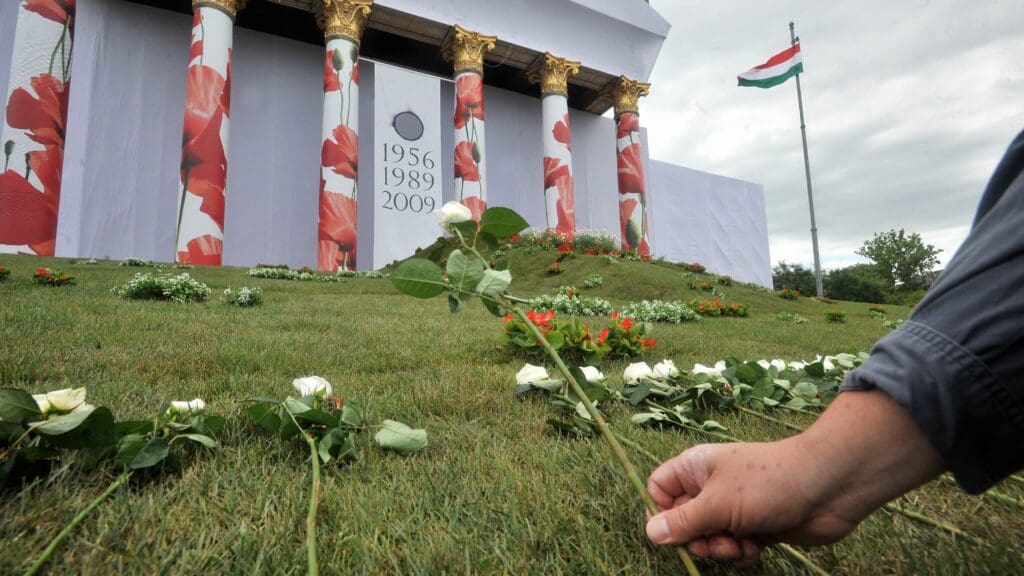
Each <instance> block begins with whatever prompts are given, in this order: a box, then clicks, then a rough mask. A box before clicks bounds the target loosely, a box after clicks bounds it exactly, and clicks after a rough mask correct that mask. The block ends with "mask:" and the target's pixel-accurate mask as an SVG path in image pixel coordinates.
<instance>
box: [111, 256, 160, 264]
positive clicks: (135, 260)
mask: <svg viewBox="0 0 1024 576" xmlns="http://www.w3.org/2000/svg"><path fill="white" fill-rule="evenodd" d="M152 265H153V263H152V262H150V261H149V260H143V259H142V258H131V257H129V258H125V259H124V260H121V263H120V264H118V266H152Z"/></svg>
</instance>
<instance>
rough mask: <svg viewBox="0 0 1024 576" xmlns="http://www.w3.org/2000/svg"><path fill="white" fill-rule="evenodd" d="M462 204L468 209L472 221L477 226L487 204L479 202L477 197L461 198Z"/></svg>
mask: <svg viewBox="0 0 1024 576" xmlns="http://www.w3.org/2000/svg"><path fill="white" fill-rule="evenodd" d="M462 204H463V206H465V207H466V208H469V211H470V212H471V213H472V214H473V221H474V222H476V223H477V224H479V223H480V218H481V217H482V216H483V214H484V210H487V202H485V201H483V200H481V199H480V197H479V196H470V197H469V198H463V199H462Z"/></svg>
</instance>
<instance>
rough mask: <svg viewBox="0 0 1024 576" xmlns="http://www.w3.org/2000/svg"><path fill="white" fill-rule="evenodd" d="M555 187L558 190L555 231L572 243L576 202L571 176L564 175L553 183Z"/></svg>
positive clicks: (574, 232) (574, 230)
mask: <svg viewBox="0 0 1024 576" xmlns="http://www.w3.org/2000/svg"><path fill="white" fill-rule="evenodd" d="M555 186H556V187H557V188H558V202H557V205H556V206H557V209H558V225H557V226H555V229H556V230H557V231H559V232H561V233H563V234H565V235H566V236H567V237H568V239H569V241H572V239H573V236H575V235H576V200H575V191H574V186H573V181H572V175H571V174H569V173H566V174H565V175H564V176H562V177H560V178H559V179H558V181H556V182H555Z"/></svg>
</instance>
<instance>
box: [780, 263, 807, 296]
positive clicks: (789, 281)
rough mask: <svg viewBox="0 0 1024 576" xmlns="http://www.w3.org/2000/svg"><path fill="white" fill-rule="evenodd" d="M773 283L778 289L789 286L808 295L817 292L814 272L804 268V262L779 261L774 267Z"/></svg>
mask: <svg viewBox="0 0 1024 576" xmlns="http://www.w3.org/2000/svg"><path fill="white" fill-rule="evenodd" d="M772 283H773V284H774V285H775V289H776V290H782V289H783V288H789V289H790V290H797V291H799V292H800V293H801V294H804V295H806V296H813V295H814V294H815V285H814V272H812V271H811V270H809V269H807V268H804V267H803V265H802V264H787V263H786V262H785V261H781V260H780V261H779V263H778V264H777V265H776V266H775V268H774V269H772Z"/></svg>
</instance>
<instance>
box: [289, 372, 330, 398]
mask: <svg viewBox="0 0 1024 576" xmlns="http://www.w3.org/2000/svg"><path fill="white" fill-rule="evenodd" d="M292 386H294V387H295V391H296V392H298V393H299V396H320V397H324V396H329V395H330V394H331V383H330V382H328V381H327V380H324V379H323V378H321V377H319V376H306V377H304V378H296V379H295V380H292Z"/></svg>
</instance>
